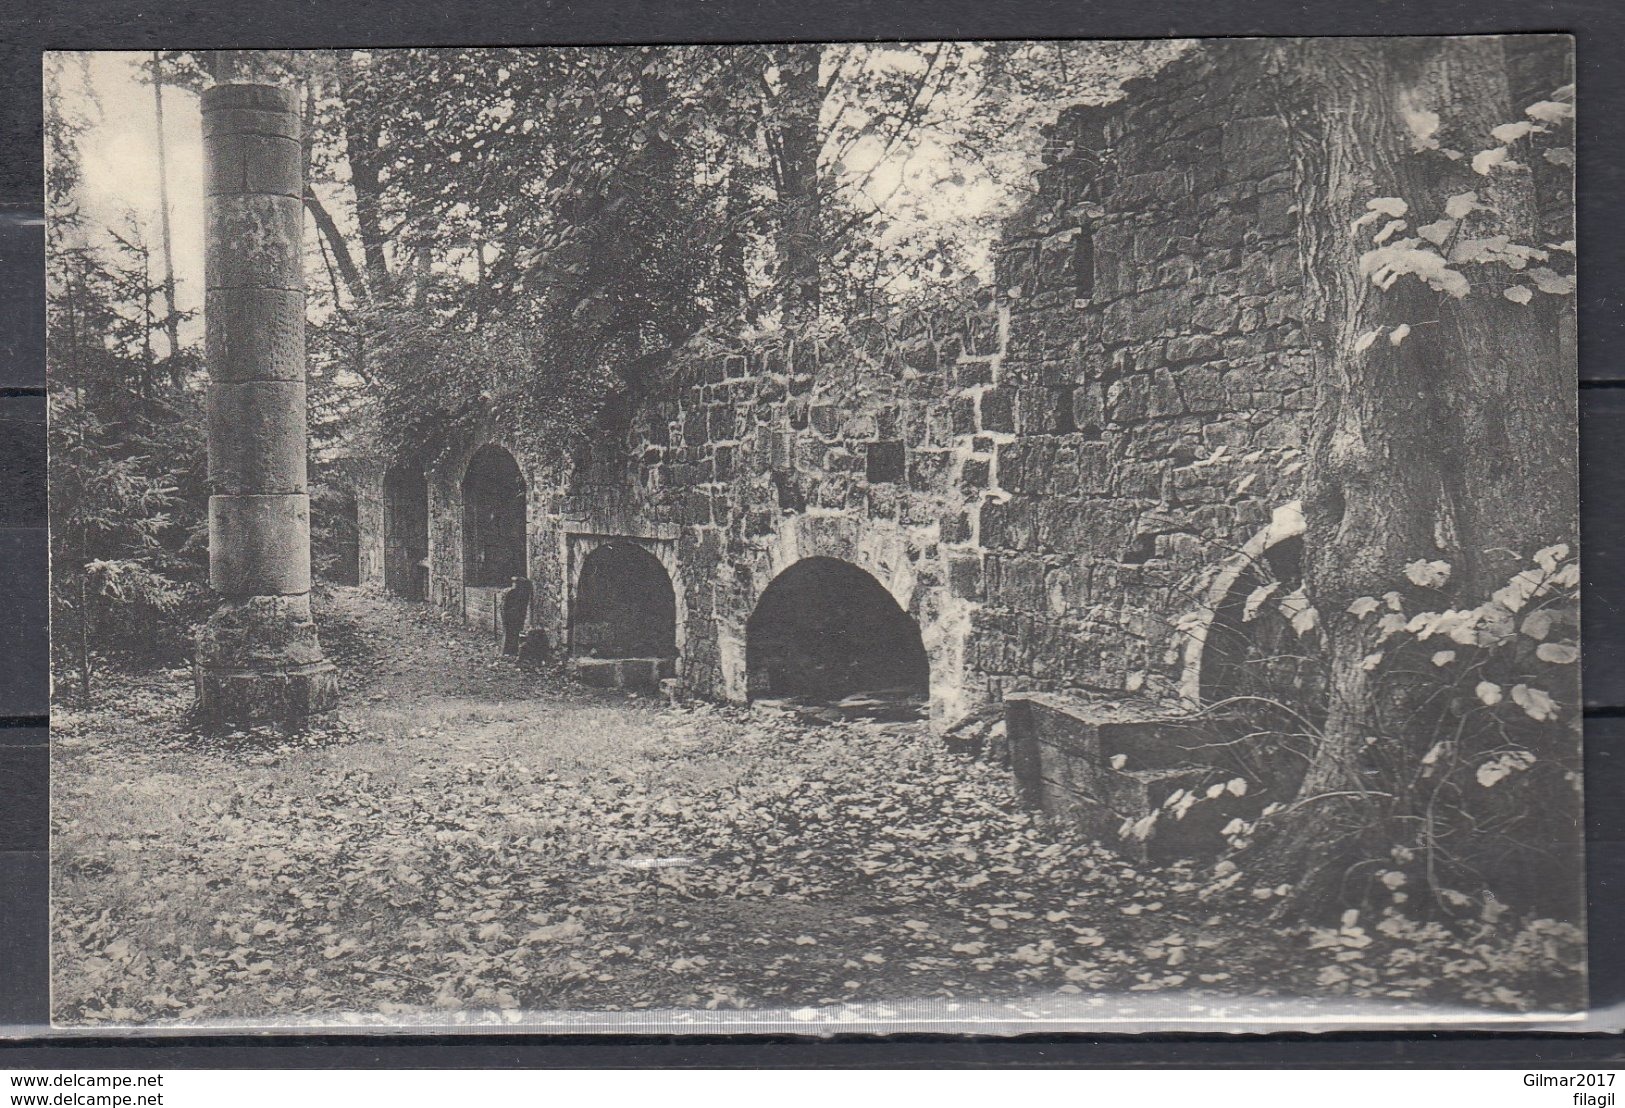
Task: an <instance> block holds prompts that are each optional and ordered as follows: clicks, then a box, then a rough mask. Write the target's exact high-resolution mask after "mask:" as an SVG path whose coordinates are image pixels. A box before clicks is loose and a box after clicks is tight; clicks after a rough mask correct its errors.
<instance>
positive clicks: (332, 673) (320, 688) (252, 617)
mask: <svg viewBox="0 0 1625 1108" xmlns="http://www.w3.org/2000/svg"><path fill="white" fill-rule="evenodd" d="M192 674H193V684H194V686H195V688H196V690H197V699H198V707H199V708H200V709H201V710H202V712H203V714H204V715H205V716H206V717H208V718H209V719H210V720H211V721H213V722H215V723H220V724H253V723H273V722H288V721H294V720H298V719H301V718H303V717H304V716H308V715H312V714H314V713H316V712H325V711H328V710H329V709H331V708H333V707H336V706H337V704H338V694H339V677H338V671H337V670H335V669H334V668H333V663H331V662H329V661H328V660H327V659H326V658H324V657H323V656H322V647H321V643H320V642H319V641H318V639H317V637H316V623H315V621H314V620H313V619H312V618H311V615H310V598H309V596H253V597H240V598H231V599H227V600H225V601H223V602H222V603H221V605H220V608H219V610H217V611H216V612H215V613H214V615H213V616H212V617H210V619H209V622H208V623H206V624H204V626H203V627H202V628H201V629H200V630H199V632H198V637H197V655H196V661H195V663H194V665H193V669H192Z"/></svg>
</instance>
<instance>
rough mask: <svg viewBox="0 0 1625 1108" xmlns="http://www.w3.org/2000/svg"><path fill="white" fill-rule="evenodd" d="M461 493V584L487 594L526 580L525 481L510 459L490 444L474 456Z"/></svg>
mask: <svg viewBox="0 0 1625 1108" xmlns="http://www.w3.org/2000/svg"><path fill="white" fill-rule="evenodd" d="M461 492H462V504H463V583H464V584H465V585H470V586H476V587H486V588H489V587H494V586H501V585H506V584H508V582H509V579H510V578H513V577H525V576H528V572H527V569H526V566H527V564H528V562H529V559H528V557H527V556H526V542H527V540H526V512H527V504H526V489H525V477H524V474H523V473H522V472H521V471H520V469H519V463H518V462H516V461H515V460H514V456H513V455H512V454H510V453H508V451H507V450H505V449H503V448H502V447H500V446H497V445H494V444H487V445H485V446H482V447H480V448H479V449H478V450H476V451H474V454H473V456H472V457H470V458H469V461H468V465H467V467H466V468H465V469H464V470H463V480H462V487H461Z"/></svg>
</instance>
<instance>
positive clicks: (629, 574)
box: [570, 541, 677, 658]
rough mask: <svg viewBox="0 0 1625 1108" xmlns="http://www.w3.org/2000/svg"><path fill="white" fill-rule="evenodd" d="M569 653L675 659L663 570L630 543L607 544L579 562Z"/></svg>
mask: <svg viewBox="0 0 1625 1108" xmlns="http://www.w3.org/2000/svg"><path fill="white" fill-rule="evenodd" d="M570 651H571V653H572V654H575V655H577V656H578V657H584V658H675V657H676V656H677V594H676V592H675V590H674V589H673V588H672V583H671V578H670V577H669V576H668V575H667V573H666V567H665V566H663V565H661V564H660V559H658V558H656V557H655V556H654V555H653V554H651V553H649V551H647V550H645V549H644V548H643V547H642V546H641V545H639V544H638V543H635V542H625V541H615V542H607V543H604V544H603V545H602V546H599V547H596V548H594V549H593V550H592V552H591V553H589V554H588V555H587V557H586V558H585V560H583V561H582V563H581V575H580V577H579V579H578V580H577V583H576V596H575V604H574V605H573V606H572V607H571V611H570Z"/></svg>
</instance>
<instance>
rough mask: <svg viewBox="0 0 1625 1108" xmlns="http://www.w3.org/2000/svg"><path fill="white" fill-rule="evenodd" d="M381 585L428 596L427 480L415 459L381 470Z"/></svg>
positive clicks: (400, 593) (417, 597) (410, 597)
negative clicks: (382, 484)
mask: <svg viewBox="0 0 1625 1108" xmlns="http://www.w3.org/2000/svg"><path fill="white" fill-rule="evenodd" d="M384 589H385V590H386V591H388V592H391V593H394V594H395V595H396V596H400V597H404V598H406V599H407V600H427V599H428V596H429V480H428V477H427V475H426V474H425V473H424V472H423V467H422V466H420V465H418V464H417V463H416V462H411V461H401V462H397V463H396V464H395V465H392V466H390V467H389V469H387V470H385V471H384Z"/></svg>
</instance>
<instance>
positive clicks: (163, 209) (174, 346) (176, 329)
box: [152, 50, 181, 383]
mask: <svg viewBox="0 0 1625 1108" xmlns="http://www.w3.org/2000/svg"><path fill="white" fill-rule="evenodd" d="M152 113H153V119H154V124H155V131H156V134H157V140H158V236H159V241H160V245H161V247H162V250H163V253H162V257H163V260H164V334H165V336H166V337H168V339H169V356H170V358H171V359H172V360H173V359H174V357H175V355H176V354H179V353H180V350H181V337H180V315H179V313H177V311H176V310H175V251H174V247H173V245H172V243H173V236H172V235H171V234H170V226H169V151H168V141H167V140H166V138H165V136H164V72H163V55H162V54H161V53H159V52H158V51H157V50H154V51H153V52H152ZM174 368H175V367H174V365H173V364H172V365H171V369H172V370H173V369H174ZM177 383H178V382H177Z"/></svg>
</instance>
